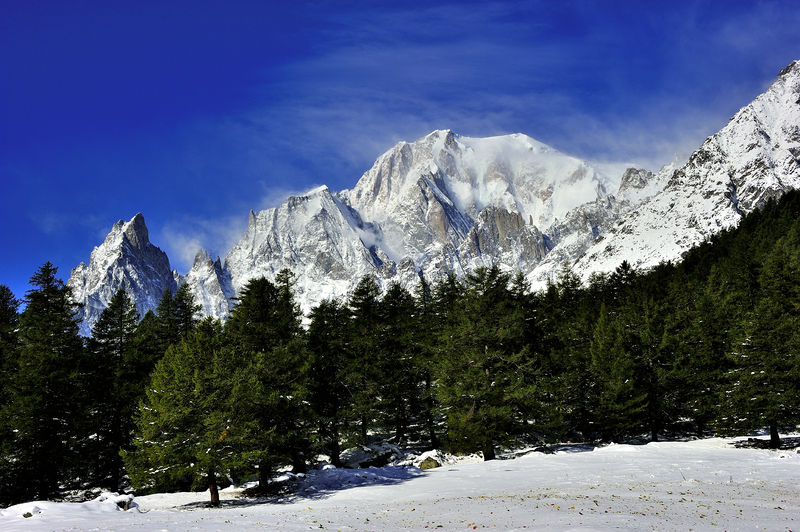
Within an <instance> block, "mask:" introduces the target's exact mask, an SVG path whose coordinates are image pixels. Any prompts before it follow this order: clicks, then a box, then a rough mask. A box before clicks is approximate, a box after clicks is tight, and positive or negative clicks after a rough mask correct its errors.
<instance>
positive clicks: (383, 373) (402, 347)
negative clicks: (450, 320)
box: [375, 283, 423, 443]
mask: <svg viewBox="0 0 800 532" xmlns="http://www.w3.org/2000/svg"><path fill="white" fill-rule="evenodd" d="M378 311H379V315H380V318H379V325H378V331H377V346H376V347H377V349H376V352H375V358H376V359H377V365H378V379H379V387H378V394H379V397H380V398H381V403H380V405H381V406H380V414H381V417H382V418H383V420H384V422H383V425H384V426H385V427H386V428H387V429H392V430H393V431H394V438H395V441H396V442H397V443H400V442H402V441H403V440H404V439H405V437H406V435H407V432H408V430H409V425H410V424H411V421H412V417H414V416H416V415H417V414H418V413H419V412H420V410H421V402H422V401H421V390H420V384H421V383H422V382H423V377H422V370H421V368H420V366H419V365H418V359H419V356H418V351H417V346H416V344H415V342H414V341H413V335H414V333H415V332H416V327H415V325H416V323H415V315H414V313H415V311H416V307H415V304H414V298H413V297H412V296H411V294H410V293H409V292H408V290H406V289H405V288H403V287H402V286H401V285H400V284H398V283H392V284H391V285H390V286H389V289H388V290H387V291H386V294H384V296H383V298H382V299H381V301H380V303H379V308H378Z"/></svg>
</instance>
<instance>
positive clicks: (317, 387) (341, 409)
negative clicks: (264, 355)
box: [307, 300, 350, 467]
mask: <svg viewBox="0 0 800 532" xmlns="http://www.w3.org/2000/svg"><path fill="white" fill-rule="evenodd" d="M310 317H311V323H310V324H309V326H308V353H309V365H308V370H307V371H308V374H307V382H308V394H309V397H308V400H309V402H310V403H311V409H312V411H313V413H314V416H315V419H316V422H317V427H318V428H317V434H318V438H319V440H320V442H321V446H322V449H323V452H325V453H326V454H328V455H329V456H330V457H331V463H332V464H333V465H334V466H336V467H340V466H341V462H340V461H339V454H340V452H341V448H340V440H341V432H342V426H343V425H344V423H345V421H346V417H345V412H346V411H347V410H348V402H349V400H350V396H349V393H348V389H347V384H346V382H345V379H346V371H347V361H348V359H349V358H350V357H349V354H348V352H347V350H348V349H349V345H348V340H349V331H350V311H349V310H348V309H347V308H346V307H344V306H343V305H342V304H341V303H339V302H338V301H335V300H324V301H322V302H321V303H320V304H319V305H317V306H316V307H314V308H313V309H311V316H310Z"/></svg>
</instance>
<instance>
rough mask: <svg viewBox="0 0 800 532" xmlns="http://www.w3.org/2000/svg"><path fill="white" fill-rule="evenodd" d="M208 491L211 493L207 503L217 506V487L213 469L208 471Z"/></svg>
mask: <svg viewBox="0 0 800 532" xmlns="http://www.w3.org/2000/svg"><path fill="white" fill-rule="evenodd" d="M207 479H208V491H209V493H210V494H211V502H210V503H209V504H210V505H211V506H219V489H218V488H217V476H216V475H215V474H214V470H213V469H212V470H209V471H208V477H207Z"/></svg>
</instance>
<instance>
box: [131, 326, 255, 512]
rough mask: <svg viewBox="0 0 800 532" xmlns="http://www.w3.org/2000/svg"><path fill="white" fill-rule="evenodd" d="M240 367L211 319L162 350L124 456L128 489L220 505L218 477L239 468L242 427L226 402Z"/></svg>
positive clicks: (238, 374)
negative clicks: (199, 496) (194, 492)
mask: <svg viewBox="0 0 800 532" xmlns="http://www.w3.org/2000/svg"><path fill="white" fill-rule="evenodd" d="M240 362H241V361H240V360H238V359H236V358H235V356H234V354H233V353H232V352H231V350H230V349H228V348H226V347H225V346H224V345H223V341H222V326H221V325H220V324H219V322H218V321H215V320H213V319H211V318H207V319H206V320H204V321H203V322H202V323H200V324H199V325H198V326H197V328H196V330H194V331H193V332H191V333H189V334H188V335H187V336H185V337H184V338H183V339H182V340H181V341H180V342H179V343H178V344H176V345H172V346H170V347H169V348H168V349H167V352H166V354H165V355H164V357H163V358H162V359H161V360H160V361H159V362H158V363H157V364H156V367H155V370H154V371H153V374H152V376H151V380H150V382H149V383H148V385H147V390H146V395H145V399H144V400H143V401H142V403H141V405H140V407H139V410H138V413H137V417H136V428H137V434H136V437H135V439H134V448H133V450H131V451H128V452H123V458H124V461H125V466H126V468H127V470H128V473H129V474H130V477H131V480H132V482H133V485H134V487H135V488H137V489H143V490H150V491H156V490H173V489H176V488H181V489H187V488H190V487H193V486H198V487H199V486H202V487H204V488H208V489H209V493H210V504H211V505H212V506H216V505H219V492H218V487H217V486H218V479H219V477H220V476H221V475H223V474H225V473H226V472H227V471H228V470H230V469H232V468H236V467H239V466H240V465H241V460H242V459H241V452H240V450H239V449H237V448H236V443H237V442H239V441H241V440H240V439H239V438H238V436H239V431H240V430H241V427H242V425H243V423H244V422H245V421H244V420H240V419H235V418H233V417H232V416H231V415H230V413H229V411H228V409H227V406H228V405H227V402H226V398H227V397H228V396H229V394H230V390H231V389H232V388H233V387H234V386H235V379H236V378H237V377H241V371H242V367H241V365H240Z"/></svg>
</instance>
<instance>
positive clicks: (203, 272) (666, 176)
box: [69, 62, 800, 323]
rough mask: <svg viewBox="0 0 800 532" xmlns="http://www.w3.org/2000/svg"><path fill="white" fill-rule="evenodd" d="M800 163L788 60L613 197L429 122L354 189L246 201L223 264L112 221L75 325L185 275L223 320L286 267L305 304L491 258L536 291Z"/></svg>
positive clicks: (764, 195) (691, 234)
mask: <svg viewBox="0 0 800 532" xmlns="http://www.w3.org/2000/svg"><path fill="white" fill-rule="evenodd" d="M798 161H800V62H795V63H793V64H792V65H790V66H789V67H787V68H786V69H784V70H783V71H782V72H781V74H780V76H779V77H778V80H777V81H776V82H775V83H773V84H772V86H770V88H769V89H768V90H767V91H766V92H764V93H763V94H762V95H760V96H758V97H757V98H756V99H755V100H754V101H753V102H752V103H750V104H749V105H747V106H745V107H743V108H742V109H741V110H740V111H739V112H738V113H737V114H736V115H735V116H734V117H733V118H732V119H731V121H730V122H729V123H728V125H726V126H725V127H724V128H723V129H722V130H721V131H720V132H718V133H717V134H715V135H713V136H711V137H709V138H708V139H706V141H705V142H704V143H703V144H702V146H701V147H700V148H699V149H698V150H697V151H695V152H694V153H693V154H692V156H691V157H690V158H689V161H688V162H687V163H686V164H683V165H678V166H677V167H676V166H675V165H670V166H667V167H665V168H663V169H662V170H661V171H659V172H657V173H655V174H654V173H651V172H649V171H647V170H642V169H629V170H627V171H626V172H625V173H624V175H623V176H621V178H620V179H619V180H618V181H619V186H618V187H616V190H615V191H614V192H613V193H609V192H608V191H607V188H610V187H611V186H612V185H613V183H614V182H615V181H616V180H615V179H614V176H607V175H604V174H603V173H602V172H600V171H599V170H597V169H595V168H593V167H592V166H591V165H590V164H589V163H587V162H585V161H581V160H579V159H576V158H574V157H570V156H568V155H565V154H563V153H560V152H558V151H557V150H555V149H553V148H551V147H549V146H547V145H545V144H542V143H540V142H538V141H536V140H534V139H532V138H530V137H527V136H525V135H522V134H514V135H505V136H500V137H489V138H470V137H463V136H459V135H457V134H455V133H454V132H452V131H450V130H439V131H434V132H432V133H430V134H429V135H426V136H425V137H422V138H421V139H419V140H417V141H415V142H410V143H409V142H400V143H398V144H397V145H395V146H394V147H393V148H391V149H390V150H388V151H387V152H386V153H384V154H383V155H381V156H380V157H379V158H378V159H377V160H376V162H375V163H374V164H373V166H372V167H371V168H370V169H369V170H368V171H367V172H365V173H364V174H363V175H362V176H361V178H360V179H359V180H358V182H357V183H356V185H355V186H354V187H353V188H352V189H349V190H343V191H340V192H333V191H331V190H330V189H329V188H328V187H325V186H323V187H318V188H316V189H313V190H310V191H308V192H307V193H305V194H301V195H297V196H292V197H289V198H287V200H286V201H285V202H284V203H282V204H281V205H279V206H278V207H276V208H273V209H267V210H263V211H260V212H253V211H251V212H250V216H249V223H248V228H247V230H246V231H245V234H244V235H243V236H242V238H241V239H240V240H239V242H238V243H236V244H235V245H234V246H233V248H232V249H231V250H230V251H229V252H228V253H227V254H226V256H225V258H224V261H222V260H220V259H219V258H218V259H217V260H216V261H214V260H212V258H211V257H210V256H209V255H208V254H207V253H205V252H202V251H201V252H200V253H198V256H197V258H196V259H195V262H194V265H193V267H192V269H191V270H190V272H189V273H188V274H186V275H185V276H180V275H178V274H177V273H172V272H170V273H169V274H167V272H169V261H168V259H167V258H166V255H165V254H163V252H161V250H158V248H155V246H153V245H152V244H150V242H149V240H147V232H146V228H144V231H142V228H143V226H144V220H143V217H141V215H137V216H135V217H134V219H132V220H131V221H130V222H128V223H127V224H126V223H124V222H122V221H120V222H118V223H117V224H115V225H114V228H112V231H111V233H109V236H108V237H107V238H106V241H105V242H104V243H103V244H102V245H101V246H99V247H98V248H95V251H93V252H92V258H91V260H90V263H89V266H87V265H85V264H83V263H81V264H80V265H79V266H78V267H77V268H76V269H75V270H73V275H72V277H71V278H70V281H69V282H70V284H71V286H73V289H74V290H75V292H76V294H78V297H79V299H80V301H82V302H84V304H85V305H86V306H85V309H84V312H85V316H84V317H85V318H86V323H93V320H96V316H98V315H99V312H100V311H101V310H102V308H104V304H105V303H107V301H108V299H109V298H110V296H111V295H113V292H114V291H115V290H116V289H117V288H118V287H120V286H121V287H124V288H125V289H126V290H129V291H130V292H131V293H133V294H134V297H135V298H136V300H137V306H139V308H140V312H142V310H146V309H148V308H154V307H155V304H157V302H158V297H159V296H160V293H161V291H163V288H161V291H157V292H154V291H156V290H157V288H158V287H165V286H170V287H173V288H174V287H175V286H177V284H178V283H180V282H187V283H190V286H191V287H192V290H193V292H194V293H195V297H196V298H197V301H198V303H200V304H201V305H202V307H203V312H204V313H205V314H206V315H211V316H215V317H219V318H222V319H224V318H225V316H226V315H227V313H228V312H229V310H230V308H231V297H233V296H234V295H235V294H236V293H237V292H238V291H239V290H240V289H241V288H242V287H243V286H244V285H245V284H246V283H247V282H248V281H249V280H250V279H252V278H255V277H259V276H262V275H264V276H267V277H269V278H273V277H274V276H275V274H276V273H277V272H278V271H280V270H281V269H283V268H288V269H290V270H291V271H292V272H293V273H294V274H295V275H296V281H297V285H296V289H297V293H298V296H299V300H300V302H301V305H302V306H303V308H304V310H308V309H309V308H310V307H311V306H313V305H314V304H315V303H317V302H319V301H320V300H322V299H324V298H331V297H343V296H346V295H347V294H348V293H349V291H350V290H352V289H353V287H354V286H355V284H356V283H357V282H358V281H359V279H360V278H361V277H363V276H364V275H371V276H373V277H374V278H375V279H376V281H377V282H378V283H379V284H380V285H381V286H383V287H386V286H387V285H388V284H389V283H391V282H394V281H396V282H400V283H401V284H404V285H406V286H408V287H409V288H413V286H414V285H415V284H416V282H417V280H418V278H419V276H420V275H425V276H426V277H427V278H428V279H430V280H435V279H437V278H439V277H441V276H444V275H446V274H447V273H449V272H453V273H456V274H457V275H463V274H464V273H465V272H467V271H470V270H471V269H474V268H476V267H479V266H488V265H493V264H497V265H500V266H501V267H502V268H504V269H508V270H518V271H522V272H524V273H525V274H526V275H527V277H528V279H529V281H530V282H531V283H532V285H533V286H534V287H541V286H543V284H544V283H545V282H546V281H547V280H548V279H550V278H552V277H553V276H554V275H555V274H556V272H557V271H558V270H559V269H560V268H561V267H562V265H563V264H564V263H567V264H569V265H571V266H573V267H574V269H575V271H578V272H579V273H580V274H581V275H583V276H584V277H588V275H589V274H590V273H592V272H595V271H609V270H613V269H614V268H615V267H616V266H617V265H619V264H620V263H621V262H622V260H628V261H629V262H631V263H632V264H633V265H635V266H636V267H640V268H646V267H650V266H653V265H655V264H657V263H658V262H660V261H662V260H676V259H679V258H680V257H681V255H682V253H684V252H685V251H686V250H687V249H688V248H689V247H691V246H692V245H694V244H696V243H698V242H700V241H701V240H702V239H703V238H706V237H707V236H709V235H710V234H712V233H714V232H716V231H719V230H721V229H724V228H726V227H730V226H732V225H735V224H736V223H738V220H739V218H740V217H741V215H742V213H746V212H749V211H750V210H752V209H753V208H757V207H758V206H760V205H762V204H763V203H764V202H765V201H766V200H767V199H768V198H770V197H776V196H778V195H780V194H782V193H783V192H784V191H785V190H787V189H789V188H797V187H800V169H798ZM131 227H134V229H131ZM126 231H131V232H132V233H131V234H130V235H129V236H127V237H125V236H124V235H125V234H126ZM120 235H122V236H120ZM155 250H158V251H157V252H156V251H155ZM170 283H172V284H170ZM153 293H156V297H155V299H153V297H152V294H153Z"/></svg>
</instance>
